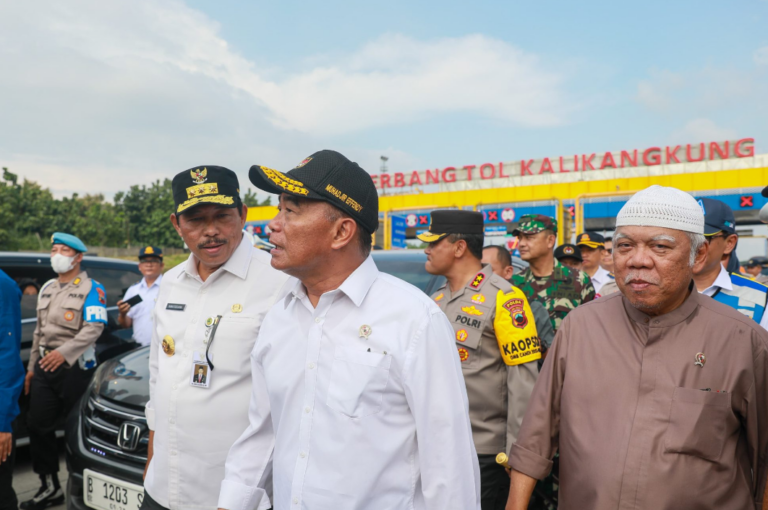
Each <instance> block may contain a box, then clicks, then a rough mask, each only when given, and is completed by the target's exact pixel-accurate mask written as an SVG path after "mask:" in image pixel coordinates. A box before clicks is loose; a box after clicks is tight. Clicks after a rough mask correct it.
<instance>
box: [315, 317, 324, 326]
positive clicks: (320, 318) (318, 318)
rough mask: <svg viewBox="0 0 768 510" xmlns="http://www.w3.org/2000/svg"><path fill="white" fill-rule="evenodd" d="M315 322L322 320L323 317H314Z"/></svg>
mask: <svg viewBox="0 0 768 510" xmlns="http://www.w3.org/2000/svg"><path fill="white" fill-rule="evenodd" d="M315 322H317V323H318V324H319V323H321V322H323V318H322V317H315Z"/></svg>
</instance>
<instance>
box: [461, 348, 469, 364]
mask: <svg viewBox="0 0 768 510" xmlns="http://www.w3.org/2000/svg"><path fill="white" fill-rule="evenodd" d="M459 359H460V360H461V361H462V362H464V361H467V360H468V359H469V351H468V350H466V349H464V348H463V347H459Z"/></svg>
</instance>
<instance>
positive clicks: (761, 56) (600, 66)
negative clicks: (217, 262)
mask: <svg viewBox="0 0 768 510" xmlns="http://www.w3.org/2000/svg"><path fill="white" fill-rule="evenodd" d="M766 26H768V0H755V1H739V0H733V1H729V2H722V1H717V2H716V1H709V0H707V1H695V2H694V1H677V2H668V1H665V2H662V1H656V0H649V1H646V2H642V3H640V2H633V3H631V4H630V3H627V2H615V1H610V2H609V1H589V2H566V1H550V2H519V1H512V0H506V1H499V2H490V1H475V2H473V3H468V2H457V1H452V0H443V1H422V2H413V1H412V0H410V1H404V0H388V1H386V2H385V1H379V0H369V1H367V2H349V1H339V0H327V1H325V2H306V1H305V2H296V1H293V0H282V1H280V2H274V1H273V2H263V1H221V0H219V1H212V0H188V1H181V0H151V1H149V0H110V1H108V2H104V1H97V0H68V1H66V2H59V1H53V0H50V1H46V0H40V1H35V2H2V3H0V69H2V70H3V73H2V78H1V79H0V166H7V167H9V168H10V169H11V170H12V171H13V172H16V173H19V174H21V175H22V176H23V177H26V178H30V179H34V180H37V181H39V182H40V183H42V184H43V185H44V186H46V187H49V188H51V189H52V190H53V191H54V192H55V193H56V194H57V195H59V196H60V195H64V194H70V193H73V192H78V193H81V194H83V193H104V194H105V195H106V196H108V197H111V196H112V195H113V194H114V193H115V192H117V191H120V190H125V189H127V188H128V187H129V186H130V185H133V184H149V183H150V182H152V181H153V180H155V179H158V178H164V177H172V176H173V175H174V174H176V173H178V172H179V171H182V170H184V169H186V168H189V167H192V166H196V165H206V164H207V165H211V164H218V165H222V166H227V167H229V168H231V169H233V170H235V171H237V172H238V174H239V176H240V179H241V184H243V185H244V186H246V187H247V170H248V168H249V167H250V165H252V164H255V163H258V164H263V165H267V166H270V167H273V168H277V169H282V170H287V169H290V168H292V167H293V166H295V165H296V164H297V163H298V162H299V161H301V160H302V159H304V158H305V157H306V156H307V155H309V154H310V153H312V152H314V151H316V150H319V149H324V148H329V149H336V150H338V151H340V152H342V153H344V154H345V155H347V156H348V157H350V158H351V159H353V160H355V161H357V162H358V163H360V164H361V165H362V166H363V168H365V169H367V170H369V171H371V172H372V173H376V172H378V169H379V166H380V160H379V157H380V156H381V155H386V156H388V157H389V162H388V165H389V168H390V171H410V170H417V169H418V170H421V169H425V168H437V167H444V166H449V165H453V166H459V165H464V164H475V163H481V162H485V161H513V160H518V159H522V158H526V159H528V158H540V157H544V156H558V155H561V154H574V153H582V152H601V151H606V150H621V149H633V148H645V147H649V146H653V145H664V144H668V143H681V142H682V143H686V142H700V141H710V140H725V139H735V138H741V137H747V136H749V137H754V138H755V139H756V150H757V152H758V153H764V152H768V31H767V30H766V29H765V27H766Z"/></svg>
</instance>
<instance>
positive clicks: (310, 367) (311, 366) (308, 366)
mask: <svg viewBox="0 0 768 510" xmlns="http://www.w3.org/2000/svg"><path fill="white" fill-rule="evenodd" d="M307 368H308V369H310V370H312V369H313V368H315V364H314V363H312V362H309V364H307Z"/></svg>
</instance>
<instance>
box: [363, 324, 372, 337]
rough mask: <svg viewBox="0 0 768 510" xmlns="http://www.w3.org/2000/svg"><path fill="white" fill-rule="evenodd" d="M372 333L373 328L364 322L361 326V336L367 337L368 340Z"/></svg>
mask: <svg viewBox="0 0 768 510" xmlns="http://www.w3.org/2000/svg"><path fill="white" fill-rule="evenodd" d="M371 333H373V329H371V327H370V326H369V325H368V324H363V325H362V326H360V338H365V339H366V340H368V337H369V336H371Z"/></svg>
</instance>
